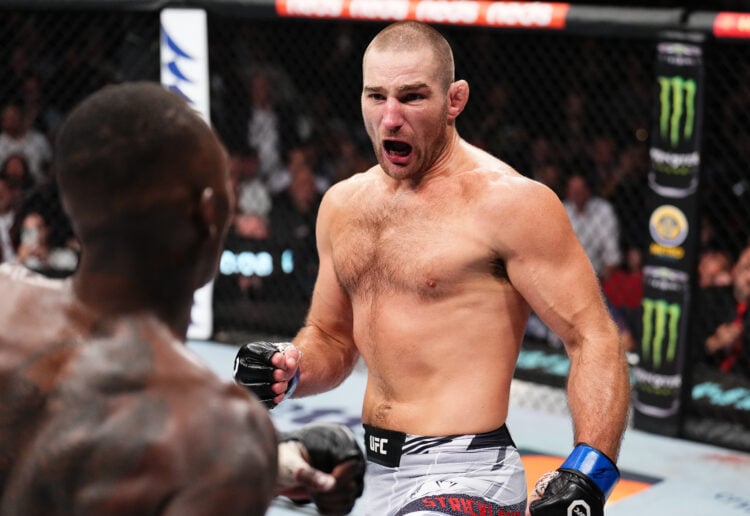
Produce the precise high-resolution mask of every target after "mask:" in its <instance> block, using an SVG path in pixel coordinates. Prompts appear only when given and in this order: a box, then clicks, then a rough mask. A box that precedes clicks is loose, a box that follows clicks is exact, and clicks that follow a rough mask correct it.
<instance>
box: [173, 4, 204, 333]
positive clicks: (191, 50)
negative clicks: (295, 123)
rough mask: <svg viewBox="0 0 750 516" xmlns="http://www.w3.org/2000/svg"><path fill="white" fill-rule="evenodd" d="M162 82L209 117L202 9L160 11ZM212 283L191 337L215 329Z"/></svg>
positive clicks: (193, 316)
mask: <svg viewBox="0 0 750 516" xmlns="http://www.w3.org/2000/svg"><path fill="white" fill-rule="evenodd" d="M161 83H162V84H163V85H164V86H165V87H166V88H168V89H170V90H171V91H174V92H176V93H178V94H179V95H181V96H182V97H183V98H185V100H187V101H188V102H189V103H190V105H191V106H193V107H194V108H195V110H196V111H197V112H198V113H199V114H200V115H201V116H202V117H203V118H204V119H205V120H206V121H208V120H209V119H210V107H209V84H208V29H207V26H206V12H205V11H204V10H202V9H164V10H163V11H162V12H161ZM212 303H213V283H209V284H207V285H206V286H204V287H202V288H200V289H198V290H197V291H196V292H195V296H194V299H193V308H192V311H191V313H190V326H189V328H188V334H187V337H188V338H189V339H198V340H205V339H208V338H210V337H211V335H212V333H213V308H212Z"/></svg>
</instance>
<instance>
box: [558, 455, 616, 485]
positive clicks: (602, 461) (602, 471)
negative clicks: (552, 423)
mask: <svg viewBox="0 0 750 516" xmlns="http://www.w3.org/2000/svg"><path fill="white" fill-rule="evenodd" d="M560 469H573V470H577V471H580V472H581V473H583V474H584V475H586V476H587V477H588V478H590V479H591V481H592V482H593V483H594V484H596V486H597V487H598V488H599V489H601V490H602V493H604V498H605V499H607V498H608V497H609V495H610V493H611V492H612V490H613V489H614V487H615V484H617V482H618V480H620V471H619V470H618V469H617V466H616V465H615V463H614V462H612V461H611V460H610V458H609V457H607V456H606V455H605V454H603V453H602V452H600V451H599V450H597V449H596V448H594V447H592V446H589V445H588V444H579V445H577V446H576V447H575V448H574V449H573V451H572V452H571V453H570V455H568V458H567V459H565V462H563V464H562V466H560Z"/></svg>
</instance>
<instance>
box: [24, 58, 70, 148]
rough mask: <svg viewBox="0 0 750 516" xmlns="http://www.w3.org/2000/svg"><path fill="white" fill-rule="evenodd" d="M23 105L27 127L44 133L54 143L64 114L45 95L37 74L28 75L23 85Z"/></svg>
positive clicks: (42, 83) (40, 79)
mask: <svg viewBox="0 0 750 516" xmlns="http://www.w3.org/2000/svg"><path fill="white" fill-rule="evenodd" d="M21 104H22V105H23V113H24V122H25V124H26V127H29V128H33V129H36V130H38V131H40V132H41V133H43V134H44V135H45V136H47V138H48V139H49V140H50V141H54V135H55V134H56V131H57V128H58V127H59V126H60V124H61V123H62V121H63V117H64V114H63V113H62V112H61V111H60V110H59V109H57V108H56V107H55V106H53V105H52V104H51V103H50V101H49V99H48V98H47V96H46V95H45V90H44V82H43V81H42V78H41V77H40V76H39V75H38V74H36V73H31V72H29V73H27V74H26V75H24V77H23V83H22V84H21Z"/></svg>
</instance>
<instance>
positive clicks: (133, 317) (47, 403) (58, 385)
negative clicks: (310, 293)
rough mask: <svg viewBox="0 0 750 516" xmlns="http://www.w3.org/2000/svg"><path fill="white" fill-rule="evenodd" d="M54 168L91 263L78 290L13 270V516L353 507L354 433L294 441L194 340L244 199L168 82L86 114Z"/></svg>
mask: <svg viewBox="0 0 750 516" xmlns="http://www.w3.org/2000/svg"><path fill="white" fill-rule="evenodd" d="M55 167H56V172H57V177H58V179H59V182H60V189H61V194H62V200H63V203H64V205H65V207H66V209H67V212H68V214H69V215H70V217H71V220H72V223H73V226H74V229H75V231H76V234H77V236H78V237H79V239H80V242H81V246H82V255H81V262H80V266H79V268H78V270H77V271H76V272H75V274H74V276H73V278H72V279H71V280H64V281H63V280H50V279H46V278H43V277H41V276H38V275H35V274H32V273H30V272H29V271H27V270H26V269H23V268H21V267H20V266H10V265H8V264H4V265H1V266H0V292H2V296H1V297H0V422H1V424H0V515H2V516H18V515H23V516H35V515H50V514H56V515H83V514H90V515H107V516H119V515H123V516H124V515H134V516H135V515H138V516H142V515H144V514H154V515H155V514H160V515H175V516H193V515H196V516H197V515H206V516H208V515H211V516H215V515H222V516H228V515H238V516H240V515H242V516H248V515H261V514H264V513H265V511H266V508H267V507H268V505H269V503H270V501H271V498H272V497H273V496H274V494H275V493H278V494H283V495H288V496H292V497H303V498H310V497H312V498H313V499H314V500H315V501H316V503H317V505H318V507H319V508H320V510H321V512H323V513H324V514H345V513H347V512H348V511H349V510H350V509H351V508H352V506H353V505H354V502H355V500H356V499H357V497H358V496H359V493H360V492H361V489H362V477H363V473H364V472H363V470H364V462H365V461H364V456H363V455H362V454H361V452H360V449H359V445H358V444H357V442H356V438H355V437H354V436H353V434H352V433H351V432H350V431H349V430H348V429H346V428H345V427H340V426H338V425H325V424H317V425H310V426H308V427H306V428H303V429H302V430H300V431H297V432H295V433H293V434H289V435H286V436H282V437H281V438H279V436H277V434H276V431H275V429H274V427H273V426H272V424H271V420H270V418H269V416H268V412H267V411H266V410H265V408H264V407H263V406H262V405H261V404H260V402H258V400H257V399H256V398H254V397H253V396H251V395H250V394H249V393H248V392H247V391H245V390H244V389H242V388H240V387H238V386H237V385H236V384H234V383H233V382H226V381H223V380H220V379H219V378H218V377H217V376H216V375H215V374H214V373H213V372H212V371H210V370H209V369H208V368H207V367H205V366H204V365H202V364H201V363H200V362H199V361H198V360H197V359H196V357H195V356H194V355H193V354H192V353H191V352H190V351H188V349H187V348H186V347H185V345H184V340H185V335H186V332H187V328H188V322H189V317H190V310H191V305H192V300H193V293H194V291H195V289H196V288H198V287H200V286H201V285H203V284H204V283H205V282H206V281H208V280H209V279H210V278H211V277H212V276H213V274H214V273H215V271H216V268H217V263H218V258H219V254H220V250H221V247H222V246H221V242H222V238H223V236H224V234H225V229H226V226H227V221H228V218H229V213H230V209H231V206H232V202H233V201H232V199H231V195H230V193H229V188H228V185H227V179H228V172H227V162H226V155H225V151H224V149H223V147H222V145H221V144H220V143H219V141H218V140H217V138H216V136H215V135H214V133H213V132H212V130H211V129H210V127H209V126H208V125H207V124H206V123H204V122H203V121H202V120H201V119H200V117H199V116H198V115H197V114H196V113H195V112H194V111H193V110H192V109H191V108H190V106H189V105H188V104H187V103H186V102H184V101H183V100H182V99H181V98H180V97H178V96H177V95H175V94H173V93H170V92H168V91H166V90H165V89H164V88H163V87H161V86H160V85H158V84H148V83H135V84H126V85H120V86H111V87H108V88H106V89H104V90H102V91H100V92H98V93H96V94H94V95H92V96H90V97H89V98H88V99H87V100H85V101H84V102H83V103H82V104H81V105H80V106H78V107H77V108H76V109H75V110H74V111H73V112H72V114H71V115H70V117H69V118H68V120H67V121H66V123H65V124H64V126H63V127H62V129H61V131H60V134H59V139H58V143H57V147H56V162H55ZM279 441H281V444H280V445H279V446H278V451H277V443H278V442H279ZM308 462H311V463H312V465H313V466H315V467H317V468H318V469H314V468H313V467H312V466H310V464H308ZM321 470H326V471H327V473H324V472H323V471H321Z"/></svg>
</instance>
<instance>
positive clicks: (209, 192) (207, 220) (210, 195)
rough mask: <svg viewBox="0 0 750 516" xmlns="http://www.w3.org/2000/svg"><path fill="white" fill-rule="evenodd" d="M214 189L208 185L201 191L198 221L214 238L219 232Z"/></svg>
mask: <svg viewBox="0 0 750 516" xmlns="http://www.w3.org/2000/svg"><path fill="white" fill-rule="evenodd" d="M214 196H215V193H214V189H213V188H211V187H210V186H207V187H205V188H204V189H203V191H202V192H201V197H200V200H199V204H198V219H199V220H198V223H199V224H200V225H201V227H202V228H203V229H205V232H206V234H207V235H208V236H209V237H210V238H214V237H215V236H216V233H217V232H218V221H217V220H216V216H217V213H216V206H215V204H216V199H214Z"/></svg>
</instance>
